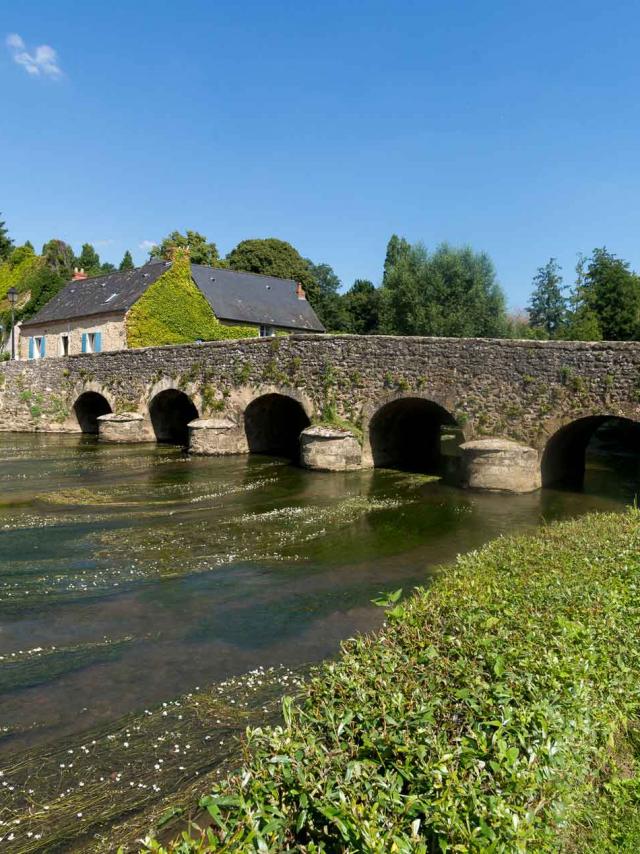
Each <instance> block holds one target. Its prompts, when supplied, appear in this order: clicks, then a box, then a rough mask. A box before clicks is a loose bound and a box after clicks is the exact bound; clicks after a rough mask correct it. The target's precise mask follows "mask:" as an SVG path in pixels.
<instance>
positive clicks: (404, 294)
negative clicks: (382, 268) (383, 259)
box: [380, 244, 508, 338]
mask: <svg viewBox="0 0 640 854" xmlns="http://www.w3.org/2000/svg"><path fill="white" fill-rule="evenodd" d="M380 299H381V326H382V331H384V332H387V333H390V334H395V335H435V336H452V337H471V338H473V337H480V338H487V337H502V336H504V335H505V334H506V333H507V331H508V326H507V318H506V312H505V300H504V294H503V293H502V290H501V288H500V286H499V285H498V283H497V281H496V274H495V269H494V267H493V264H492V262H491V260H490V258H489V257H488V256H487V255H486V254H485V253H482V252H480V253H476V252H473V250H472V249H470V248H469V247H463V248H455V247H452V246H449V245H447V244H442V245H440V246H438V248H437V249H436V250H435V252H433V253H432V254H431V255H429V253H428V252H427V251H426V249H425V248H424V247H423V246H422V245H420V244H418V245H416V246H411V247H410V249H409V250H408V251H406V252H403V253H402V255H401V256H400V257H399V259H398V260H397V261H396V263H395V265H394V266H393V267H391V268H390V270H389V273H388V275H387V280H386V283H385V284H384V286H383V287H382V288H381V291H380Z"/></svg>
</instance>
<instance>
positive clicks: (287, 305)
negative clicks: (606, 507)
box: [22, 260, 324, 332]
mask: <svg viewBox="0 0 640 854" xmlns="http://www.w3.org/2000/svg"><path fill="white" fill-rule="evenodd" d="M168 266H169V264H168V263H167V262H165V261H157V260H152V261H149V262H148V263H147V264H145V265H144V266H142V267H137V268H136V269H135V270H130V271H128V272H115V273H109V274H107V275H106V276H95V277H94V278H91V279H80V280H78V281H74V282H69V283H68V284H67V285H65V287H64V288H62V290H61V291H60V292H59V293H57V294H56V295H55V296H54V297H53V299H51V300H49V302H48V303H47V304H46V305H45V306H43V308H41V309H40V311H39V312H38V313H37V314H36V315H34V316H33V317H32V318H30V319H29V320H26V321H25V322H24V323H23V324H22V326H23V328H26V327H29V326H35V325H40V324H42V323H49V322H51V321H55V320H74V319H78V318H81V317H92V316H95V315H100V314H111V313H113V312H116V313H117V312H122V313H123V314H124V313H125V312H126V311H128V309H130V308H131V306H132V305H133V304H134V303H136V302H137V301H138V300H139V299H140V297H141V296H142V294H143V293H144V292H145V291H146V290H147V288H148V287H149V285H152V284H153V283H154V282H155V281H156V279H158V278H159V277H160V276H161V275H162V273H164V272H165V270H166V269H167V267H168ZM191 276H192V278H193V281H194V282H195V283H196V285H197V286H198V288H199V289H200V291H201V292H202V293H203V294H204V296H205V298H206V300H207V302H208V303H209V305H210V306H211V308H212V309H213V311H214V313H215V315H216V317H218V318H219V319H220V320H226V321H234V322H236V323H254V324H265V325H268V326H279V327H283V328H285V329H292V330H296V329H297V330H300V331H306V332H324V327H323V325H322V324H321V323H320V321H319V320H318V317H317V315H316V313H315V311H314V310H313V309H312V308H311V305H310V304H309V303H308V302H307V301H306V300H303V299H298V297H297V296H296V283H295V282H294V281H293V279H278V278H276V277H275V276H261V275H258V274H257V273H242V272H238V271H236V270H223V269H220V268H218V267H205V266H202V265H201V264H192V265H191Z"/></svg>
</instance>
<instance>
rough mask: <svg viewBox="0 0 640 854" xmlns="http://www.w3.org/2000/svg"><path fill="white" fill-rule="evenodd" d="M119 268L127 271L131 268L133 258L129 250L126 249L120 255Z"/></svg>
mask: <svg viewBox="0 0 640 854" xmlns="http://www.w3.org/2000/svg"><path fill="white" fill-rule="evenodd" d="M118 269H119V270H122V271H127V270H133V269H134V267H133V258H132V257H131V252H129V250H128V249H127V251H126V252H125V253H124V255H123V256H122V261H121V262H120V266H119V267H118Z"/></svg>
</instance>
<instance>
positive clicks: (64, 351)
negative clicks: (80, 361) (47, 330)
mask: <svg viewBox="0 0 640 854" xmlns="http://www.w3.org/2000/svg"><path fill="white" fill-rule="evenodd" d="M60 355H61V356H68V355H69V336H68V335H61V336H60Z"/></svg>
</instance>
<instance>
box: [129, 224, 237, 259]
mask: <svg viewBox="0 0 640 854" xmlns="http://www.w3.org/2000/svg"><path fill="white" fill-rule="evenodd" d="M176 249H188V250H189V254H190V256H191V261H192V263H193V264H206V265H208V266H209V267H220V266H222V264H221V262H220V256H219V255H218V249H217V247H216V244H215V243H209V242H208V241H207V238H206V237H205V236H204V234H200V233H199V232H198V231H189V230H187V233H186V234H180V232H179V231H172V232H171V234H170V235H169V236H168V237H165V238H164V240H163V241H162V243H160V244H158V246H154V247H153V249H152V250H151V252H150V253H149V257H150V258H162V259H163V260H165V261H171V260H172V259H173V256H174V252H175V250H176ZM125 257H126V256H125ZM123 260H124V259H123Z"/></svg>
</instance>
